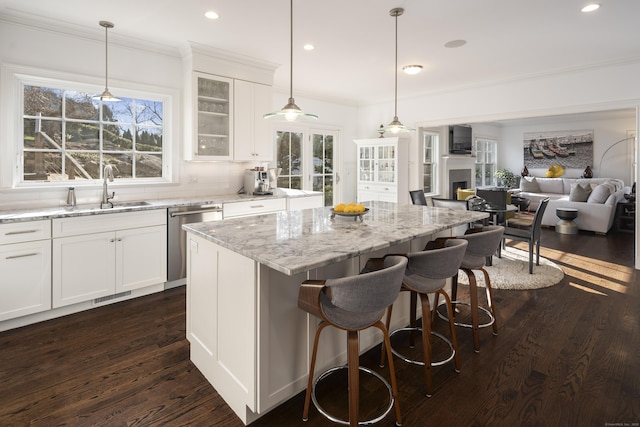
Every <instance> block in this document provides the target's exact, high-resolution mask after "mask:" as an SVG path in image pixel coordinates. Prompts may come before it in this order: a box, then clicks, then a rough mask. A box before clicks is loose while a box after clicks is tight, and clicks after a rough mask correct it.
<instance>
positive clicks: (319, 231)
mask: <svg viewBox="0 0 640 427" xmlns="http://www.w3.org/2000/svg"><path fill="white" fill-rule="evenodd" d="M365 206H367V208H368V209H369V211H368V212H367V213H366V214H364V215H363V218H362V221H360V220H357V218H354V217H341V216H337V217H335V218H333V219H332V218H331V216H332V215H331V214H332V212H331V209H330V208H315V209H305V210H300V211H290V212H277V213H272V214H266V215H259V216H254V217H248V218H237V219H230V220H224V221H218V222H205V223H196V224H188V225H184V226H183V228H184V229H185V230H186V231H187V232H188V234H187V248H188V255H187V257H188V258H187V339H188V340H189V342H190V344H191V360H192V361H193V363H194V364H195V365H196V366H197V367H198V369H199V370H200V371H201V372H202V373H203V375H204V376H205V377H206V378H207V380H208V381H209V382H210V383H211V384H212V385H213V387H214V388H215V389H216V390H217V391H218V393H219V394H220V395H221V396H222V397H223V398H224V399H225V401H226V402H227V403H228V404H229V406H230V407H231V408H232V409H233V410H234V411H235V412H236V414H237V415H238V416H239V417H240V419H241V420H242V421H243V422H244V423H245V424H249V423H251V422H252V421H254V420H256V419H257V418H259V417H260V416H262V415H264V414H265V413H266V412H268V411H269V410H270V409H272V408H274V407H275V406H277V405H279V404H280V403H282V402H284V401H286V400H287V399H289V398H290V397H292V396H294V395H295V394H297V393H298V392H300V391H301V390H303V389H304V388H305V387H306V378H307V373H308V364H309V359H310V353H311V349H312V345H313V336H314V333H315V329H316V326H317V324H318V323H319V320H318V319H316V318H315V317H313V316H310V315H308V314H307V313H306V312H304V311H302V310H300V309H298V306H297V300H298V287H299V285H300V284H301V283H302V282H303V281H304V280H307V279H326V278H336V277H343V276H347V275H353V274H358V272H359V271H360V270H361V269H362V268H363V267H364V265H365V263H366V261H367V260H368V259H369V258H370V257H378V256H382V255H384V254H385V253H406V252H409V251H416V250H421V249H422V248H424V246H425V244H426V242H428V241H429V240H432V239H433V238H435V237H440V236H448V235H450V234H451V229H452V228H453V227H456V226H458V225H463V224H466V223H470V222H473V221H477V220H480V219H483V218H486V217H487V214H486V213H483V212H474V211H459V210H450V209H444V208H431V207H426V206H414V205H396V204H395V203H388V202H368V203H366V204H365ZM408 322H409V318H408V300H404V299H402V298H400V300H399V301H398V302H397V303H396V304H395V305H394V318H393V319H392V328H393V327H399V326H401V325H405V324H407V323H408ZM373 329H374V328H371V330H367V331H363V332H362V333H361V335H360V345H361V351H365V350H367V349H369V348H371V347H372V346H374V345H377V344H378V343H379V342H381V336H379V332H377V331H374V330H373ZM322 341H323V343H322V345H321V350H320V352H319V354H318V361H317V372H318V373H320V372H322V371H323V370H324V369H325V368H328V367H330V366H335V365H338V364H341V363H344V362H345V360H346V340H345V339H344V335H343V333H342V332H340V331H337V330H327V331H326V332H325V333H324V334H323V337H322ZM300 410H301V413H302V408H300Z"/></svg>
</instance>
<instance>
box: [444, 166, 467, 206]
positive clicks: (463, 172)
mask: <svg viewBox="0 0 640 427" xmlns="http://www.w3.org/2000/svg"><path fill="white" fill-rule="evenodd" d="M449 183H450V186H449V198H450V199H456V194H457V191H458V189H459V188H469V187H470V186H471V185H470V184H471V169H450V170H449Z"/></svg>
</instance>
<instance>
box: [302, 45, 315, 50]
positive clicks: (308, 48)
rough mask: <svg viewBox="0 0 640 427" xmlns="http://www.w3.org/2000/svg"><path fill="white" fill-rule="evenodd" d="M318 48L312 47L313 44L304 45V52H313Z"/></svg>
mask: <svg viewBox="0 0 640 427" xmlns="http://www.w3.org/2000/svg"><path fill="white" fill-rule="evenodd" d="M315 48H316V47H315V46H314V45H312V44H311V43H307V44H305V45H304V50H313V49H315Z"/></svg>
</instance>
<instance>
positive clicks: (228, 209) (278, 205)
mask: <svg viewBox="0 0 640 427" xmlns="http://www.w3.org/2000/svg"><path fill="white" fill-rule="evenodd" d="M222 206H223V216H224V218H225V219H226V218H235V217H241V216H252V215H261V214H265V213H271V212H280V211H286V210H287V200H286V199H284V198H275V199H257V200H247V201H243V202H231V203H224V204H223V205H222Z"/></svg>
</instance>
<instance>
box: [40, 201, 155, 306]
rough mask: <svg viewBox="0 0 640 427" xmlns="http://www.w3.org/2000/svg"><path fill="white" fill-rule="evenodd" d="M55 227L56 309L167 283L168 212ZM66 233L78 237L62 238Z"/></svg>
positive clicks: (56, 223)
mask: <svg viewBox="0 0 640 427" xmlns="http://www.w3.org/2000/svg"><path fill="white" fill-rule="evenodd" d="M144 224H148V226H142V225H144ZM53 225H54V239H53V267H52V270H53V280H52V289H53V295H52V297H53V298H52V299H53V308H58V307H63V306H66V305H70V304H76V303H79V302H84V301H89V300H92V299H95V298H100V297H106V296H110V295H114V294H117V293H121V292H125V291H128V290H133V289H138V288H142V287H145V286H150V285H155V284H159V283H163V282H165V281H166V277H167V227H166V211H164V210H158V211H145V212H132V213H119V214H115V215H100V216H97V215H95V216H89V217H81V218H62V219H55V220H54V224H53ZM105 229H110V230H109V231H102V232H99V233H95V232H91V231H96V230H105ZM63 230H68V231H67V232H70V233H72V234H73V235H71V236H65V237H57V235H64V234H65V232H64V231H63ZM71 230H72V231H71Z"/></svg>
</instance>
